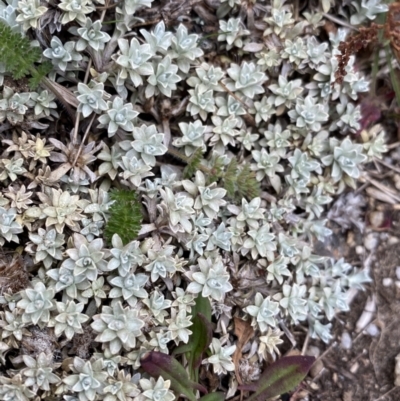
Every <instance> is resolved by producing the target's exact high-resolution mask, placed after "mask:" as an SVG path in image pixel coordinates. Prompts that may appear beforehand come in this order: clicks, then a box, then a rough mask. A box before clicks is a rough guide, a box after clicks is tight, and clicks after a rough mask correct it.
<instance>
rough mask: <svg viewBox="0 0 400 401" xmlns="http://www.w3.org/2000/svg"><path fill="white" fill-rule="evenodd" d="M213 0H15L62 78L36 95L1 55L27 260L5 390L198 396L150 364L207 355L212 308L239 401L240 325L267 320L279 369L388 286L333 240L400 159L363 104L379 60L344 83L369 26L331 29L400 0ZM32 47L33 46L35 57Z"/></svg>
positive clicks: (6, 242) (257, 358) (9, 162)
mask: <svg viewBox="0 0 400 401" xmlns="http://www.w3.org/2000/svg"><path fill="white" fill-rule="evenodd" d="M164 3H165V9H164V8H163V6H162V4H164ZM188 3H190V4H191V7H192V8H188ZM192 3H193V2H177V1H169V2H156V1H153V0H122V1H119V2H111V3H109V2H104V1H96V2H93V1H92V0H64V1H61V2H59V4H53V3H51V4H50V3H48V4H46V7H45V6H44V5H43V4H41V3H40V2H38V1H36V0H20V1H19V0H0V24H5V25H4V26H7V27H8V28H9V29H10V31H8V32H9V37H10V38H11V39H13V40H14V41H15V42H18V43H19V41H21V40H22V38H25V39H26V38H36V39H37V40H35V41H33V42H32V43H31V46H30V47H29V48H30V49H31V50H32V49H33V48H35V49H37V50H39V57H38V58H36V59H35V60H36V61H35V63H34V64H33V65H29V68H28V70H27V71H28V73H29V74H31V75H33V78H34V77H35V76H36V77H37V75H39V76H40V74H41V73H42V72H43V75H46V78H42V79H41V80H39V83H40V88H37V89H35V90H34V91H33V90H30V89H28V86H26V85H25V83H24V82H25V81H21V80H19V78H18V79H17V82H18V84H17V83H16V82H14V81H15V80H14V81H13V73H12V71H10V69H9V68H10V65H9V63H8V64H7V63H4V62H2V61H1V57H2V56H0V86H1V88H0V122H1V123H2V125H1V127H0V139H1V141H0V247H2V249H3V250H4V255H5V256H4V257H6V255H8V254H9V253H10V254H15V255H16V254H18V255H20V256H21V258H17V259H18V260H21V261H22V262H21V263H20V264H17V266H19V267H18V269H16V268H6V269H3V267H2V265H0V269H1V270H0V272H1V274H3V271H5V273H4V277H0V370H1V372H2V373H1V377H0V400H18V401H27V400H30V399H35V400H36V399H37V400H40V399H43V400H48V399H60V400H61V399H63V400H65V401H77V400H79V401H100V400H106V401H117V400H119V401H132V400H134V401H146V400H156V401H172V400H173V399H174V397H175V398H178V397H179V396H180V394H178V393H177V392H176V389H173V388H171V387H170V386H171V382H170V381H169V380H167V379H166V378H162V377H160V378H159V379H157V381H156V380H155V379H153V378H149V376H148V375H147V374H145V373H143V372H142V371H140V372H139V370H138V369H139V368H140V366H141V361H142V358H143V357H144V356H145V355H147V354H148V353H149V352H150V351H159V352H161V353H163V354H170V353H171V352H172V351H173V350H174V348H175V347H180V346H185V347H191V346H192V339H193V338H194V337H193V336H192V335H193V332H195V333H194V336H196V335H197V333H196V330H197V329H198V319H199V318H198V316H197V317H196V314H197V310H198V309H197V308H198V302H201V300H202V297H204V298H206V300H208V302H209V303H210V307H211V312H210V313H211V315H212V320H213V322H215V327H214V331H213V332H212V333H211V334H210V339H209V340H210V348H209V349H208V350H207V352H206V353H204V355H203V358H202V360H199V361H198V363H199V365H201V366H202V367H201V369H209V370H212V371H213V372H214V373H215V374H216V375H217V376H218V380H217V381H216V382H218V383H220V384H217V385H216V386H217V387H219V388H218V389H216V390H218V391H226V386H229V389H228V393H229V395H230V396H234V394H235V391H236V387H235V386H236V384H235V383H237V382H238V381H239V382H240V380H238V378H235V374H236V373H235V371H234V368H235V366H234V363H233V361H232V355H233V353H234V352H235V349H236V345H237V339H235V338H234V337H232V336H229V333H230V330H231V328H232V327H233V317H235V318H239V319H243V320H246V321H248V322H249V324H251V325H252V327H253V329H254V330H255V333H256V335H255V336H254V337H253V339H252V340H251V341H252V342H251V343H250V342H249V343H248V344H245V346H244V348H243V353H244V355H243V356H244V358H245V360H246V361H249V364H250V363H251V364H252V365H251V366H252V367H251V369H252V370H253V371H254V372H257V371H260V370H261V369H262V367H263V365H264V363H265V362H266V361H268V362H270V361H271V360H272V359H275V358H277V357H278V356H279V353H280V347H281V344H282V343H283V342H284V340H285V337H286V336H287V335H288V334H289V333H290V332H297V331H298V330H297V328H298V325H301V326H302V329H301V330H303V331H304V330H308V332H309V335H310V336H311V337H312V338H319V339H322V340H323V341H325V342H329V341H331V339H332V333H331V328H332V320H333V319H334V317H335V314H336V312H337V311H343V312H345V311H347V310H348V309H349V305H348V304H347V300H346V293H347V291H348V290H349V289H356V290H362V289H363V288H364V286H365V284H366V283H368V282H370V281H371V278H370V277H369V276H368V272H367V271H365V270H363V269H359V268H356V267H353V266H351V265H350V264H349V263H347V262H346V261H344V260H339V261H336V260H334V259H333V258H330V257H326V256H321V255H318V254H317V252H316V250H315V249H314V245H315V243H316V241H318V240H319V241H324V240H326V237H328V236H329V235H330V234H331V233H332V231H331V228H332V224H333V220H335V221H338V222H343V219H339V218H337V216H338V215H340V211H339V212H338V211H337V210H336V209H335V216H336V217H335V216H334V217H332V218H331V220H329V219H328V217H329V216H330V215H331V216H332V213H330V214H329V215H327V213H326V211H327V209H328V208H329V207H330V206H329V205H330V204H331V202H332V200H333V199H335V198H336V197H337V195H339V194H340V193H342V192H343V191H344V190H345V189H346V188H348V187H350V189H351V188H356V186H357V182H358V180H359V179H360V178H362V175H363V168H364V167H363V165H364V164H365V163H368V162H371V161H373V160H374V159H376V158H381V157H382V154H383V153H384V152H385V151H386V150H387V148H386V145H385V130H384V127H382V126H381V125H379V124H376V122H377V121H373V122H372V123H371V124H369V125H368V124H367V123H365V119H364V117H365V115H364V111H363V108H362V107H360V105H359V99H360V96H361V95H362V94H363V93H365V92H367V91H369V83H370V79H371V76H370V71H369V69H368V68H369V67H368V63H363V64H359V63H358V59H357V57H356V56H355V55H351V57H350V59H349V60H348V63H347V65H346V66H345V74H344V77H343V82H340V81H339V80H337V79H336V78H337V76H336V74H337V72H338V64H339V63H338V56H339V55H340V50H339V44H340V42H341V41H344V40H346V37H347V38H348V37H349V35H350V34H351V33H349V31H348V30H347V29H344V28H343V27H342V26H337V29H336V30H335V32H332V33H330V34H329V37H327V36H328V35H327V34H326V33H324V35H322V34H321V33H322V26H323V25H324V23H325V22H326V21H327V18H328V17H329V15H330V14H335V13H336V14H338V13H340V17H341V20H342V21H343V25H348V24H353V25H355V27H356V28H357V29H358V28H359V27H360V26H361V24H365V23H368V22H369V21H372V20H374V19H375V18H376V17H377V16H378V15H380V14H382V13H384V12H386V11H387V10H388V5H387V4H386V3H385V2H383V1H381V0H368V1H365V0H355V1H352V2H349V1H338V2H332V1H322V2H314V3H315V5H314V6H313V7H312V8H310V7H309V6H308V5H306V6H305V8H304V10H302V13H300V15H298V13H296V12H295V9H294V7H293V5H292V4H291V2H288V1H280V0H273V1H267V0H259V1H257V2H255V1H248V2H247V3H248V4H247V5H245V3H246V2H243V1H239V0H221V2H218V1H217V2H209V1H208V2H207V6H203V4H202V3H196V4H194V3H193V4H192ZM211 3H213V4H212V5H211ZM214 3H215V4H214ZM314 3H313V4H314ZM317 3H318V5H317ZM160 4H161V5H160ZM310 4H311V3H310ZM175 6H177V8H176V9H174V7H175ZM297 11H298V10H297ZM186 14H188V15H190V20H189V19H188V18H187V17H186ZM159 15H161V16H162V17H163V18H161V20H160V19H159V17H158V16H159ZM210 21H211V25H212V26H213V28H212V29H211V31H210V30H209V29H210ZM2 26H3V25H0V28H1V27H2ZM2 32H3V30H2V28H1V29H0V43H2V46H4V52H5V50H6V44H7V43H9V42H7V41H5V40H3V39H4V38H3V37H1V35H2ZM10 32H11V33H12V34H11V33H10ZM47 38H51V39H49V40H48V39H47ZM29 40H30V39H29ZM28 50H29V49H28V47H27V48H25V49H20V48H18V47H15V48H12V56H13V57H11V59H13V58H14V59H15V60H17V61H18V62H16V63H14V64H16V65H17V67H18V64H20V66H23V64H24V62H25V61H26V60H25V58H24V57H23V54H22V53H23V52H25V53H27V52H28ZM2 51H3V48H2ZM8 51H10V49H8ZM4 54H5V53H4ZM14 54H15V57H14ZM8 55H10V54H8ZM40 55H42V57H41V56H40ZM3 57H4V56H3ZM18 57H20V58H18ZM381 62H382V63H385V60H379V63H381ZM379 65H381V64H379ZM21 68H22V67H21ZM17 69H18V68H17ZM49 69H50V70H51V71H50V72H48V71H49ZM28 73H27V74H28ZM29 74H28V75H29ZM28 75H27V78H28ZM32 132H33V133H34V134H32ZM358 134H359V135H358ZM134 198H135V199H134ZM356 199H358V198H356ZM352 204H353V203H352ZM350 209H351V210H350ZM116 211H117V212H116ZM346 213H347V214H349V213H350V214H351V213H353V215H352V216H351V218H349V221H351V222H355V224H357V226H358V227H361V228H362V226H363V223H362V222H360V221H358V220H359V216H360V213H361V212H360V208H357V207H354V208H347V209H346ZM132 218H133V220H134V222H132V221H133V220H132ZM349 225H350V223H349V222H346V227H347V228H348V227H349ZM110 227H112V232H110ZM132 233H133V234H132ZM128 234H129V235H128ZM2 255H3V253H2ZM0 259H1V260H0V263H2V260H3V256H1V258H0ZM281 329H282V331H281ZM185 349H189V348H185ZM206 354H207V355H206ZM61 360H63V361H62V363H61ZM239 371H241V370H240V369H239ZM241 379H242V381H247V379H248V378H246V379H243V377H242V378H241ZM253 379H255V378H254V377H253ZM224 386H225V387H224Z"/></svg>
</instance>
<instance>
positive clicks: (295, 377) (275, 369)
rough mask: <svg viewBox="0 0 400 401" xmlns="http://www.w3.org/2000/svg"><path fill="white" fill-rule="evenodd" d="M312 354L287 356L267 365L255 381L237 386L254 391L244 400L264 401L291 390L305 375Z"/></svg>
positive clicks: (312, 361)
mask: <svg viewBox="0 0 400 401" xmlns="http://www.w3.org/2000/svg"><path fill="white" fill-rule="evenodd" d="M314 361H315V358H314V357H313V356H287V357H284V358H281V359H278V360H277V361H276V362H274V363H273V364H271V365H270V366H268V368H267V369H266V370H265V371H264V372H263V374H262V375H261V377H260V379H259V380H258V381H257V382H256V383H252V384H245V385H243V386H239V390H248V391H255V393H254V394H253V395H251V396H250V397H249V398H247V400H246V401H256V400H257V401H265V400H267V399H270V398H272V397H277V396H278V395H281V394H284V393H287V392H289V391H292V390H293V389H294V388H295V387H296V386H297V385H298V384H299V383H301V381H302V380H303V379H304V378H305V377H306V376H307V373H308V371H309V370H310V369H311V366H312V365H313V363H314Z"/></svg>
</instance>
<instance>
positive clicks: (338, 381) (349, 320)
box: [292, 213, 400, 401]
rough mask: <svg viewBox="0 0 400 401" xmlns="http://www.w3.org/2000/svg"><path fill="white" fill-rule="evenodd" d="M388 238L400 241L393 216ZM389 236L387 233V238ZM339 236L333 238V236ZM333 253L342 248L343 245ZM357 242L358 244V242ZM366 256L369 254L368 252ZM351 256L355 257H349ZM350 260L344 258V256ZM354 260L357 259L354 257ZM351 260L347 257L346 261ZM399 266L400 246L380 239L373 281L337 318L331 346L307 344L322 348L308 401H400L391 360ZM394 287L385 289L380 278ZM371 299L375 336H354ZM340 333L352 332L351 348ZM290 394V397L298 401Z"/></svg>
mask: <svg viewBox="0 0 400 401" xmlns="http://www.w3.org/2000/svg"><path fill="white" fill-rule="evenodd" d="M392 217H393V220H392V229H390V231H391V233H390V237H392V238H393V237H397V238H399V237H400V235H399V234H400V230H399V226H398V225H400V223H399V214H398V213H397V214H395V215H393V216H392ZM388 237H389V235H388ZM336 238H337V237H336ZM339 242H342V243H341V244H339V246H337V245H338V244H336V247H335V248H336V252H338V253H344V254H346V253H350V252H351V249H350V247H347V252H346V250H345V248H346V247H345V246H344V245H345V244H343V241H339ZM347 242H349V241H347ZM356 242H358V241H356ZM367 252H368V251H367ZM353 255H354V254H353ZM346 258H348V257H346ZM354 258H358V259H360V258H359V257H358V256H357V255H355V256H354ZM348 260H349V261H351V260H350V259H348ZM398 266H400V242H399V243H397V244H392V245H388V244H387V241H385V240H382V241H381V243H380V245H379V246H378V248H377V250H376V251H375V254H374V255H373V256H372V263H371V271H370V275H371V277H372V279H373V283H371V284H370V285H369V286H368V288H367V289H366V291H364V292H361V291H360V292H359V293H358V294H357V295H356V297H355V298H354V299H353V301H352V304H351V311H350V312H348V313H345V314H339V315H338V316H337V319H336V320H335V322H334V326H333V333H334V342H333V343H332V344H331V345H330V346H324V345H323V344H322V343H318V342H310V345H314V346H318V347H319V348H320V349H322V356H321V357H320V359H319V362H318V363H319V368H317V370H319V372H316V376H315V377H314V379H312V380H310V381H308V383H307V384H306V387H307V388H308V390H309V391H310V392H309V394H308V397H307V398H303V399H308V401H399V400H400V387H396V386H395V385H394V382H395V357H396V356H397V355H398V354H399V353H400V286H396V281H399V279H398V278H397V277H396V267H398ZM387 278H390V279H392V283H391V284H390V285H387V286H384V285H383V282H382V281H383V279H387ZM372 297H375V299H376V311H375V313H374V314H373V317H372V320H371V322H372V323H373V324H375V325H376V326H377V327H378V328H379V331H380V332H379V334H377V335H376V336H371V335H369V334H367V333H365V331H360V332H357V330H356V325H357V321H358V320H359V318H360V316H361V314H362V313H363V312H364V310H365V306H366V303H367V300H368V299H371V298H372ZM344 332H347V333H349V334H350V336H351V339H352V346H351V348H350V349H348V350H347V349H344V348H343V346H342V345H341V340H342V335H343V333H344ZM295 397H296V396H293V397H292V399H293V400H294V399H299V398H295Z"/></svg>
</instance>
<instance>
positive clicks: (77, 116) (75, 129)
mask: <svg viewBox="0 0 400 401" xmlns="http://www.w3.org/2000/svg"><path fill="white" fill-rule="evenodd" d="M109 3H110V0H106V4H105V6H104V8H103V11H102V12H101V16H100V19H99V20H100V22H101V23H102V22H103V20H104V17H105V15H106V12H107V8H108V6H109ZM91 67H92V58H90V59H89V62H88V65H87V67H86V73H85V78H84V80H83V83H84V84H87V82H88V80H89V73H90V68H91ZM80 116H81V113H80V111H77V113H76V118H75V126H74V134H73V137H72V143H73V144H74V145H75V144H76V143H77V140H78V130H79V119H80ZM90 126H91V124H89V127H90ZM83 141H84V140H83V139H82V142H81V145H82V144H83ZM80 149H81V147H80ZM78 157H79V152H78V154H77V155H76V159H75V162H76V160H77V159H78ZM75 162H74V165H75Z"/></svg>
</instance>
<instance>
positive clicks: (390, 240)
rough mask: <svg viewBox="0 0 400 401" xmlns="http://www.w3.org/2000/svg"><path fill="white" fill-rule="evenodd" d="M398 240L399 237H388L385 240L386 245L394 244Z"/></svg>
mask: <svg viewBox="0 0 400 401" xmlns="http://www.w3.org/2000/svg"><path fill="white" fill-rule="evenodd" d="M398 242H399V239H398V238H397V237H393V236H392V237H389V238H388V240H387V243H388V245H394V244H397V243H398Z"/></svg>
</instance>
